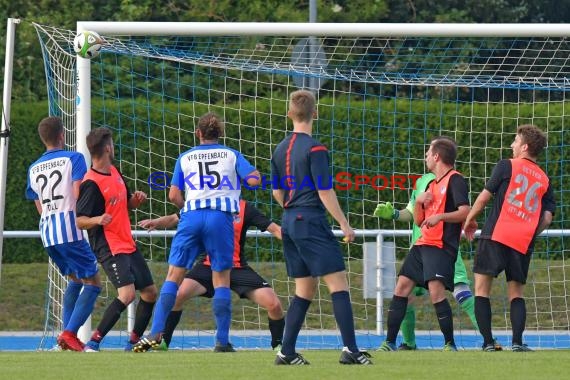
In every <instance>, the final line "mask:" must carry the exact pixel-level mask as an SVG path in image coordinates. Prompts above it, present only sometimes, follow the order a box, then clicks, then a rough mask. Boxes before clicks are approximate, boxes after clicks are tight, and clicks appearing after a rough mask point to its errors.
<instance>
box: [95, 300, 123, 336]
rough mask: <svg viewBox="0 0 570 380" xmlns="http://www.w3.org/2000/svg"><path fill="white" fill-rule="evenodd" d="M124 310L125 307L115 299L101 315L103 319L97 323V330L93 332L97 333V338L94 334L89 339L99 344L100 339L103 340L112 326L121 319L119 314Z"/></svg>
mask: <svg viewBox="0 0 570 380" xmlns="http://www.w3.org/2000/svg"><path fill="white" fill-rule="evenodd" d="M126 308H127V305H125V304H124V303H122V302H121V300H119V299H118V298H115V299H114V300H113V302H111V304H110V305H109V306H107V309H105V313H103V318H101V322H99V326H97V330H96V331H95V332H96V333H97V337H95V333H94V334H93V336H92V337H91V339H92V340H95V341H96V342H100V341H101V339H103V338H104V337H105V335H107V333H108V332H109V331H111V329H112V328H113V326H115V323H117V321H118V320H119V318H120V317H121V313H122V312H123V310H125V309H126Z"/></svg>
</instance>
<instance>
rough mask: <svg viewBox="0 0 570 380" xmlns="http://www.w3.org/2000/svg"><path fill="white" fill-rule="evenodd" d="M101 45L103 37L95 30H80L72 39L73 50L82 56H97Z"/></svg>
mask: <svg viewBox="0 0 570 380" xmlns="http://www.w3.org/2000/svg"><path fill="white" fill-rule="evenodd" d="M102 46H103V39H102V38H101V36H99V35H98V34H97V33H95V32H90V31H85V32H81V33H79V34H78V35H77V36H75V39H74V40H73V50H75V52H76V53H77V55H79V56H80V57H83V58H95V57H97V56H98V55H99V53H100V52H101V47H102Z"/></svg>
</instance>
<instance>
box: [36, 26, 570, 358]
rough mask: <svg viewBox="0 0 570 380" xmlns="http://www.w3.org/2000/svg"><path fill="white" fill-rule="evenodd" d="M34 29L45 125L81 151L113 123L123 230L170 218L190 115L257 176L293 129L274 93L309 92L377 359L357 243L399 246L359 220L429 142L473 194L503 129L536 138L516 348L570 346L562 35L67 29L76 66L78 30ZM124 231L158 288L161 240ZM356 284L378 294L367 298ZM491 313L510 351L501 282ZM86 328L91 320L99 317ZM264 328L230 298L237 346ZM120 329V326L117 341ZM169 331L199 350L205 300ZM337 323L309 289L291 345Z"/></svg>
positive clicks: (252, 250) (264, 338) (418, 164)
mask: <svg viewBox="0 0 570 380" xmlns="http://www.w3.org/2000/svg"><path fill="white" fill-rule="evenodd" d="M35 28H36V30H37V33H38V37H39V40H40V42H41V47H42V52H43V57H44V63H45V71H46V77H47V81H48V95H49V104H50V113H52V114H54V115H59V116H62V117H63V118H64V120H65V124H66V125H67V126H68V127H69V128H70V129H69V131H68V140H67V141H68V143H69V145H70V148H74V149H78V150H80V151H83V152H84V153H87V152H86V149H85V141H84V138H85V135H86V134H87V132H88V131H89V129H90V128H91V127H98V126H108V127H110V128H111V129H112V130H113V131H114V138H115V143H116V149H115V153H116V164H117V166H118V167H119V168H120V170H121V171H122V173H123V174H124V175H125V177H126V178H127V179H128V181H129V186H130V188H131V189H137V190H143V191H146V192H147V193H148V195H149V199H150V201H149V202H148V203H147V204H146V205H145V206H144V207H142V208H141V209H140V210H137V211H136V212H135V213H134V215H133V216H132V221H133V229H134V230H136V227H135V223H136V222H137V221H139V220H141V219H144V218H148V217H158V216H162V215H165V214H168V213H172V212H174V211H175V210H174V209H173V206H172V205H170V204H169V202H168V200H167V193H166V191H165V190H166V186H167V183H168V181H169V179H170V175H171V174H172V170H173V168H174V163H175V160H176V158H177V157H178V155H179V154H180V153H181V152H183V151H184V150H186V149H188V148H189V147H191V146H193V145H195V144H196V143H197V141H196V140H195V137H194V133H193V131H194V126H195V123H196V121H197V119H198V118H199V117H200V116H201V115H202V114H203V113H205V112H207V111H214V112H216V113H218V114H220V115H222V116H223V118H224V119H225V121H226V137H225V140H224V143H225V144H227V145H228V146H230V147H232V148H235V149H238V150H240V151H241V152H243V154H244V155H245V156H246V157H247V158H248V159H250V160H251V162H252V163H254V164H255V166H256V167H257V168H259V169H260V171H261V173H263V174H267V175H268V174H269V172H270V164H269V162H270V157H271V152H272V150H273V149H274V147H275V145H276V144H277V143H278V142H279V141H280V140H281V139H283V138H284V137H285V135H286V134H287V133H288V132H290V131H291V128H292V126H291V124H290V123H288V122H287V117H286V108H287V102H288V96H289V94H290V93H291V92H292V91H294V90H296V89H299V88H306V89H311V90H313V91H314V92H315V93H316V94H317V98H318V120H316V123H315V136H316V137H317V138H318V139H319V140H321V141H322V142H323V143H324V144H325V145H327V147H328V149H329V151H330V153H331V159H332V167H331V171H332V173H333V175H334V176H335V179H336V185H335V186H336V190H337V194H338V196H339V199H340V202H341V206H342V208H343V209H344V211H345V212H346V214H347V215H348V218H349V220H350V223H351V225H352V226H353V228H356V229H358V230H359V235H358V238H357V240H356V242H355V243H354V244H350V245H345V246H343V249H344V251H345V253H346V259H347V269H348V273H349V278H350V287H351V296H352V302H353V306H354V313H355V317H356V327H357V330H358V340H359V345H360V346H361V347H376V346H378V345H379V343H380V342H381V340H382V339H383V337H382V336H381V335H382V331H383V330H382V328H381V327H379V324H380V325H382V324H383V321H384V318H385V313H386V308H384V307H383V306H384V305H385V303H386V304H387V302H389V299H387V298H386V299H385V298H384V296H386V297H389V294H385V293H384V292H383V290H384V289H381V288H378V287H377V285H378V284H383V287H387V286H386V285H387V284H386V281H385V279H383V280H380V279H378V278H376V275H375V273H379V272H377V271H378V270H380V269H382V268H378V267H379V266H390V265H393V263H385V262H384V263H380V262H379V261H378V260H376V261H374V260H373V261H372V264H371V265H365V261H364V259H363V258H364V257H365V256H366V255H365V249H364V247H373V248H374V247H375V246H376V245H378V244H376V245H374V243H376V240H377V237H375V236H374V234H375V233H372V234H367V233H366V231H380V233H379V235H381V236H380V240H382V241H385V242H392V243H393V244H394V246H395V250H394V252H395V257H396V265H397V264H398V263H400V262H401V260H402V258H403V257H404V255H405V254H406V253H407V250H408V246H409V237H408V233H407V232H406V231H405V230H408V228H409V227H410V226H408V225H406V224H396V223H394V222H388V221H381V220H379V219H377V218H374V217H373V216H372V213H373V211H374V209H375V207H376V204H377V203H378V202H379V201H390V202H392V203H394V204H395V205H396V206H397V207H399V208H403V207H404V206H405V205H406V204H407V201H408V199H409V195H410V191H411V189H412V187H413V183H414V178H417V176H418V175H421V174H423V173H424V154H425V150H426V144H429V142H430V140H431V138H433V137H435V136H437V135H447V136H450V137H453V138H454V139H456V141H457V142H458V144H459V157H458V162H457V169H458V170H459V171H460V172H462V173H463V174H464V175H465V176H466V178H467V179H468V182H469V186H470V191H471V197H472V199H474V197H475V196H476V194H478V193H479V192H480V191H481V190H482V189H483V186H484V183H485V180H486V179H487V178H488V177H489V176H490V170H491V168H492V167H493V166H494V164H495V163H496V162H497V161H498V160H499V159H501V158H508V157H510V155H511V152H510V149H509V146H510V143H511V141H512V139H513V137H514V132H515V130H516V127H517V125H520V124H525V123H532V124H536V125H538V126H539V127H541V128H542V129H543V130H544V131H546V132H547V134H548V141H549V145H548V149H547V151H546V154H545V155H544V156H543V157H541V164H542V165H543V166H544V167H545V168H546V171H547V173H548V174H549V175H550V176H551V178H552V180H553V185H554V190H555V195H556V198H557V201H558V208H557V212H556V216H555V222H554V223H553V225H552V226H551V227H552V228H551V230H549V231H547V232H546V233H545V234H544V236H543V237H541V238H539V239H538V243H537V249H536V253H535V256H534V260H533V262H532V267H531V270H530V275H529V284H528V286H527V287H526V295H525V296H526V299H527V308H528V319H527V332H526V339H527V342H528V343H529V345H531V346H534V347H543V348H552V347H566V348H568V347H570V333H569V325H570V308H569V303H570V280H569V278H570V276H569V275H570V263H569V262H568V261H567V260H568V259H569V252H568V248H567V247H568V244H569V243H570V242H569V240H568V236H567V235H568V230H563V227H564V226H565V225H566V223H567V222H568V213H569V211H570V210H569V208H568V207H569V206H568V204H569V203H568V202H569V198H570V194H569V190H568V189H570V175H569V171H568V160H569V156H568V152H569V151H570V150H569V149H568V147H567V145H566V144H567V142H568V141H570V136H569V131H568V125H567V124H568V120H570V99H567V98H566V96H570V92H569V89H570V69H569V67H570V64H569V61H568V59H569V58H568V57H569V56H570V43H569V42H568V38H567V37H568V36H570V26H569V25H552V24H551V25H532V26H530V25H521V24H518V25H515V24H509V25H499V24H497V25H476V24H472V25H471V24H470V25H467V24H456V25H450V24H431V25H426V24H320V23H312V24H304V23H296V24H291V23H275V24H270V23H132V22H124V23H123V22H80V23H78V31H80V30H92V31H95V32H97V33H99V34H100V35H101V36H102V37H103V38H104V39H105V41H106V43H105V44H104V46H103V48H102V51H101V54H100V56H98V57H96V58H94V59H91V60H87V59H79V58H77V57H76V55H75V53H74V51H73V48H72V43H73V38H74V36H75V34H76V31H71V30H64V29H61V28H57V27H53V26H47V25H39V24H35ZM243 197H244V198H246V199H248V200H251V201H253V202H255V204H256V205H257V206H258V207H259V208H260V209H261V210H262V211H263V212H265V213H266V214H267V215H270V216H271V217H272V218H273V220H275V221H277V222H279V220H280V215H281V210H280V208H279V207H278V206H277V204H276V203H275V202H274V201H273V200H272V197H271V191H269V189H268V188H261V189H257V190H256V191H252V190H244V191H243ZM401 230H404V231H401ZM513 233H516V231H513ZM370 235H372V236H370ZM136 236H137V241H138V243H139V244H140V245H141V247H143V250H144V253H145V255H146V257H147V258H148V259H149V260H151V261H152V265H153V266H152V269H153V270H154V271H155V279H156V280H157V281H162V280H163V279H164V273H165V269H164V268H165V266H166V265H165V254H167V253H168V248H169V244H170V236H171V233H170V234H168V233H164V234H162V233H155V234H153V235H148V234H146V232H137V234H136ZM371 243H372V245H371ZM461 248H462V252H463V258H464V260H465V263H466V266H467V268H468V272H469V276H470V277H471V278H472V273H471V270H470V269H471V264H472V254H473V246H472V245H470V244H468V243H465V242H464V243H462V247H461ZM246 250H247V252H248V255H249V256H248V257H249V259H250V263H251V265H252V266H253V267H254V268H255V269H256V270H259V271H260V272H261V273H262V274H263V275H264V276H265V277H266V278H267V279H268V280H270V281H271V283H272V284H273V286H274V288H275V290H276V291H277V293H278V294H279V296H280V297H281V301H282V302H283V306H284V308H285V309H286V308H287V306H288V301H289V299H290V298H291V297H292V295H293V289H294V286H293V283H292V282H291V281H290V280H288V279H287V276H286V274H285V269H284V265H283V256H282V252H281V245H280V243H279V242H278V241H275V240H274V239H266V238H261V237H259V236H258V235H255V236H254V237H250V238H249V240H248V242H247V246H246ZM374 255H376V251H374ZM378 264H381V265H378ZM371 266H372V268H370V267H371ZM371 276H372V277H373V278H372V279H371ZM378 277H380V276H379V275H378ZM376 280H378V281H376ZM57 281H60V280H59V279H58V278H57V272H55V271H53V270H52V271H50V285H49V289H50V296H51V299H53V300H57V299H58V297H59V295H58V294H59V293H60V292H61V289H62V287H61V286H60V285H58V286H54V284H58V282H57ZM370 281H372V282H370ZM391 281H392V282H393V279H392V280H391ZM367 284H373V285H374V286H375V287H374V289H373V292H372V293H374V294H376V295H378V294H379V295H380V296H378V297H375V296H372V297H371V296H370V294H369V293H370V292H369V291H367V292H366V294H365V292H364V288H367V287H368V288H369V285H367ZM388 285H389V284H388ZM388 287H389V286H388ZM368 290H370V289H368ZM102 294H103V298H102V301H103V302H104V300H105V297H110V299H112V298H113V297H114V294H115V291H114V289H112V287H111V286H109V288H108V291H107V292H105V291H104V292H103V293H102ZM424 298H426V297H424ZM451 298H453V297H452V296H451V295H450V299H451ZM419 302H420V304H419V306H418V316H417V328H418V330H419V333H418V344H419V345H420V347H436V348H439V347H441V345H442V342H441V333H440V332H439V329H438V324H437V320H436V318H435V315H434V313H433V310H432V307H431V305H430V304H429V301H428V300H427V299H421V300H420V301H419ZM492 302H493V310H494V320H493V323H494V327H495V329H497V331H496V334H497V335H498V336H499V339H500V340H501V343H503V344H504V345H508V344H509V343H510V321H509V307H508V302H507V300H506V299H505V289H504V277H500V278H499V279H498V281H497V282H496V285H495V289H494V295H493V297H492ZM451 303H452V305H455V306H454V307H455V310H456V313H455V318H456V319H455V328H456V337H457V339H456V340H457V343H458V344H459V345H460V346H463V347H466V348H475V347H479V346H480V344H481V343H482V342H481V340H480V337H479V336H478V334H477V333H476V332H475V331H474V328H473V327H472V325H471V323H470V322H469V320H468V319H467V318H466V317H465V315H464V314H463V313H462V312H461V311H460V309H459V307H457V306H456V305H457V303H456V302H454V301H451ZM48 306H49V310H48V312H49V315H48V321H47V322H46V334H47V335H49V334H52V333H53V331H54V330H56V329H57V323H52V322H50V320H53V321H56V320H57V315H58V310H57V309H58V308H59V307H60V305H59V304H58V303H57V302H52V303H50V304H49V305H48ZM99 309H102V307H99ZM378 314H380V315H378ZM94 319H95V323H97V321H98V320H99V319H98V317H97V314H95V316H94ZM266 325H267V316H266V313H265V312H264V311H263V310H260V309H259V308H258V307H256V306H255V305H254V304H252V303H250V302H247V301H237V300H236V303H235V304H234V320H233V324H232V332H231V334H232V341H233V342H234V344H236V343H237V344H236V345H237V346H243V347H262V348H263V347H268V346H269V338H268V332H267V328H266ZM125 326H126V325H125V324H121V325H118V326H117V329H118V330H121V331H123V333H122V336H123V337H125V336H126V335H125V333H124V332H125V331H126V327H125ZM179 327H180V329H181V330H183V331H184V332H183V333H181V334H178V335H175V338H174V339H173V344H174V345H178V346H180V347H183V348H191V347H204V346H208V345H209V344H211V343H209V342H212V339H211V337H212V332H211V330H212V329H213V322H212V319H211V312H210V307H209V302H208V301H207V300H203V299H197V300H193V301H191V302H189V304H188V305H187V307H186V311H185V313H184V314H183V317H182V322H181V324H180V325H179ZM335 329H336V326H335V322H334V318H333V315H332V308H331V303H330V298H329V296H328V293H327V291H326V287H324V286H323V285H321V286H320V287H319V291H318V296H317V298H316V299H315V301H314V302H313V303H312V306H311V308H310V310H309V314H308V316H307V320H306V324H305V328H304V330H303V332H302V333H301V337H300V339H299V348H311V347H312V348H338V347H339V346H340V345H341V343H340V342H341V341H340V338H339V337H338V335H337V333H336V330H335ZM238 335H239V336H240V337H241V338H239V339H240V340H238V337H237V336H238ZM242 338H243V339H242ZM119 347H120V345H119V344H117V348H119Z"/></svg>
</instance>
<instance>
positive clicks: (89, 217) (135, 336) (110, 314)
mask: <svg viewBox="0 0 570 380" xmlns="http://www.w3.org/2000/svg"><path fill="white" fill-rule="evenodd" d="M87 148H88V149H89V153H91V159H92V166H91V169H90V170H89V171H88V172H87V175H86V176H85V179H84V180H83V183H82V184H81V187H80V189H79V200H78V201H77V216H78V217H77V226H78V227H79V228H81V229H84V230H87V233H88V235H89V240H90V242H91V247H93V250H94V251H95V254H96V255H97V260H98V261H99V262H100V263H101V266H102V267H103V269H104V270H105V273H106V274H107V277H108V279H109V281H111V283H112V284H113V286H115V288H117V293H118V295H117V298H115V299H114V300H113V301H112V302H111V303H110V304H109V306H107V309H106V310H105V313H104V314H103V317H102V318H101V321H100V322H99V325H98V326H97V329H96V330H95V331H94V332H93V335H92V336H91V340H90V341H89V342H87V344H86V345H85V351H87V352H96V351H99V344H100V342H101V340H102V339H103V338H104V337H105V335H107V333H108V332H109V331H110V330H111V329H112V328H113V326H114V325H115V323H117V321H118V320H119V317H120V316H121V313H122V312H123V311H124V310H125V309H126V308H127V306H128V305H129V304H130V303H131V302H133V301H134V300H135V297H136V290H139V291H140V299H139V302H138V305H137V309H136V314H135V324H134V327H133V331H132V332H131V335H130V337H129V342H128V343H127V346H126V347H125V350H128V351H130V350H131V347H132V345H133V344H134V343H136V342H137V341H138V340H139V338H140V336H141V335H142V334H143V333H144V331H145V329H146V327H147V326H148V323H149V321H150V318H151V316H152V309H153V307H154V304H155V302H156V296H157V289H156V286H155V285H154V281H153V279H152V275H151V273H150V269H149V268H148V265H147V263H146V261H145V259H144V257H143V255H142V253H141V252H140V251H139V250H138V249H137V246H136V243H135V241H134V240H133V237H132V234H131V221H130V218H129V209H135V208H137V207H139V206H140V204H141V203H143V202H144V201H145V200H146V194H145V193H143V192H142V191H135V192H134V193H131V192H130V191H129V188H128V187H127V185H126V183H125V181H124V178H123V176H122V175H121V173H120V172H119V170H117V168H116V167H115V166H114V165H113V159H114V156H115V149H114V147H113V136H112V133H111V130H110V129H108V128H105V127H101V128H96V129H93V130H92V131H91V132H89V134H88V135H87Z"/></svg>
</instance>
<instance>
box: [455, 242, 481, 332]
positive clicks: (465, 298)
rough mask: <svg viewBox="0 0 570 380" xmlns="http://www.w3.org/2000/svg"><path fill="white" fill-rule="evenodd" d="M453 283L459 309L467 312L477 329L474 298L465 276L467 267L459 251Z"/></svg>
mask: <svg viewBox="0 0 570 380" xmlns="http://www.w3.org/2000/svg"><path fill="white" fill-rule="evenodd" d="M453 283H454V284H455V286H454V288H453V296H454V297H455V300H456V301H457V303H459V306H460V307H461V310H463V311H464V312H465V313H466V314H467V316H468V317H469V320H470V321H471V323H472V324H473V327H474V328H475V330H477V331H479V325H478V324H477V318H475V298H474V297H473V293H472V292H471V289H470V288H469V284H470V281H469V278H468V277H467V269H466V268H465V263H464V262H463V258H462V257H461V252H458V253H457V260H455V276H454V278H453Z"/></svg>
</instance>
